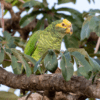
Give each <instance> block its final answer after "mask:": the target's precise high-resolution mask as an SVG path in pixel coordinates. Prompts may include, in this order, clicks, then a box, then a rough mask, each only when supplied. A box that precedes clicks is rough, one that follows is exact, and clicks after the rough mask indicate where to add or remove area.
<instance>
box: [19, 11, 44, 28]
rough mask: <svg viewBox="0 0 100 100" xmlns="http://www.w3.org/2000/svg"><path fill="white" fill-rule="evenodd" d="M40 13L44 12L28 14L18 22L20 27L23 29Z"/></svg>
mask: <svg viewBox="0 0 100 100" xmlns="http://www.w3.org/2000/svg"><path fill="white" fill-rule="evenodd" d="M40 13H45V11H39V10H36V11H32V12H31V13H30V14H28V15H26V16H24V17H23V18H21V20H20V27H21V28H23V27H25V26H26V25H28V24H29V23H30V22H32V21H33V19H34V18H35V17H36V15H38V14H40Z"/></svg>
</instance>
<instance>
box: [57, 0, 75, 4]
mask: <svg viewBox="0 0 100 100" xmlns="http://www.w3.org/2000/svg"><path fill="white" fill-rule="evenodd" d="M68 2H73V3H74V4H75V3H76V0H58V4H62V3H68Z"/></svg>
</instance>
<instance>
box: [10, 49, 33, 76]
mask: <svg viewBox="0 0 100 100" xmlns="http://www.w3.org/2000/svg"><path fill="white" fill-rule="evenodd" d="M11 50H12V52H13V54H14V56H15V57H16V58H17V59H18V60H19V61H21V63H22V65H23V66H24V69H25V71H26V75H27V76H30V75H31V69H30V67H29V65H28V63H27V62H26V61H25V59H24V58H23V57H22V55H21V54H20V53H18V51H17V50H15V49H11Z"/></svg>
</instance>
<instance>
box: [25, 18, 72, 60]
mask: <svg viewBox="0 0 100 100" xmlns="http://www.w3.org/2000/svg"><path fill="white" fill-rule="evenodd" d="M72 33H73V29H72V24H71V22H70V21H68V20H67V19H63V20H57V21H55V22H52V23H51V24H50V25H49V26H48V27H47V28H46V29H44V30H39V31H36V32H35V33H34V34H33V35H32V36H31V37H30V39H29V41H28V43H27V44H26V47H25V50H24V53H25V54H27V55H31V56H32V57H33V58H34V59H35V60H36V61H38V60H39V59H40V58H41V56H42V55H43V54H44V53H45V52H46V51H47V50H48V49H53V50H60V47H61V42H62V39H63V37H64V36H65V35H66V34H70V35H71V34H72Z"/></svg>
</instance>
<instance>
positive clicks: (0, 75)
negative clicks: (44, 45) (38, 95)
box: [0, 67, 100, 98]
mask: <svg viewBox="0 0 100 100" xmlns="http://www.w3.org/2000/svg"><path fill="white" fill-rule="evenodd" d="M0 84H3V85H6V86H9V87H12V88H15V89H23V90H30V91H32V90H34V91H41V90H42V91H45V90H48V91H56V92H57V91H58V92H59V91H62V92H72V93H75V94H78V95H83V96H84V95H85V96H87V97H91V98H100V95H99V94H100V81H99V80H97V81H96V82H95V83H94V84H92V82H91V80H87V79H85V78H83V77H78V76H73V77H72V78H71V80H70V81H68V82H66V81H65V80H64V78H63V76H62V75H61V74H44V75H33V74H32V75H30V77H27V76H26V75H15V74H13V73H10V72H7V71H6V70H4V69H3V68H1V67H0Z"/></svg>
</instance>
